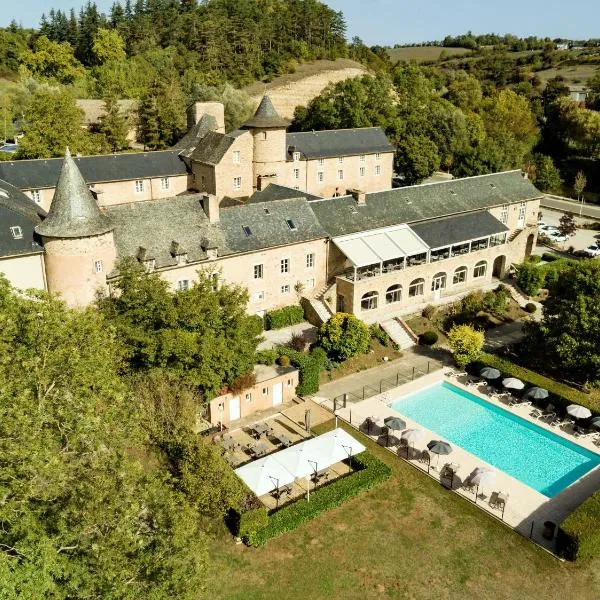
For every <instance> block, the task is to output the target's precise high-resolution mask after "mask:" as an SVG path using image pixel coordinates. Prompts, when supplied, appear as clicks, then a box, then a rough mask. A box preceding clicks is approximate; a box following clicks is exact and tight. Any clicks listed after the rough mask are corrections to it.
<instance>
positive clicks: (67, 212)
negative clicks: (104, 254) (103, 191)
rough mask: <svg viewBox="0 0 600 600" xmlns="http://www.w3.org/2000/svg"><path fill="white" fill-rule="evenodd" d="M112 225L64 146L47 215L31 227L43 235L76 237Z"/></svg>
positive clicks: (103, 230) (106, 230) (87, 234)
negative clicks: (64, 152)
mask: <svg viewBox="0 0 600 600" xmlns="http://www.w3.org/2000/svg"><path fill="white" fill-rule="evenodd" d="M112 229H113V227H112V224H111V222H110V219H109V217H107V216H106V215H105V214H102V213H101V212H100V209H99V208H98V204H97V203H96V200H95V199H94V197H93V196H92V193H91V192H90V190H89V188H88V186H87V183H86V182H85V180H84V179H83V177H82V175H81V173H80V172H79V169H78V168H77V165H76V164H75V161H74V160H73V159H72V158H71V154H70V153H69V150H68V149H67V153H66V155H65V158H64V160H63V165H62V168H61V170H60V176H59V178H58V183H57V184H56V191H55V192H54V197H53V198H52V204H51V205H50V210H49V212H48V216H47V217H46V218H45V219H44V221H43V222H42V223H40V224H39V225H37V226H36V228H35V231H36V232H37V233H39V234H40V235H43V236H46V237H57V238H78V237H85V236H90V235H100V234H102V233H107V232H109V231H112Z"/></svg>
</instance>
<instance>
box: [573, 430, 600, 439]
mask: <svg viewBox="0 0 600 600" xmlns="http://www.w3.org/2000/svg"><path fill="white" fill-rule="evenodd" d="M573 435H574V436H575V437H576V438H578V439H580V440H595V439H596V438H597V437H598V436H599V435H600V434H599V433H598V432H597V431H590V430H585V429H578V430H576V431H575V433H574V434H573Z"/></svg>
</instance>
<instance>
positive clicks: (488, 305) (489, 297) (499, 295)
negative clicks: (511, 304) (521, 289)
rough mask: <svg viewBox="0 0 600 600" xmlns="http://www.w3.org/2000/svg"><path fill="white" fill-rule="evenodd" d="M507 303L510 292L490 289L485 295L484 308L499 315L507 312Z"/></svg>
mask: <svg viewBox="0 0 600 600" xmlns="http://www.w3.org/2000/svg"><path fill="white" fill-rule="evenodd" d="M507 303H508V292H506V291H505V290H497V291H495V292H492V291H490V292H486V293H485V294H484V295H483V308H484V309H485V310H487V311H488V312H490V313H492V314H494V315H497V316H499V317H501V316H502V315H504V314H506V310H507Z"/></svg>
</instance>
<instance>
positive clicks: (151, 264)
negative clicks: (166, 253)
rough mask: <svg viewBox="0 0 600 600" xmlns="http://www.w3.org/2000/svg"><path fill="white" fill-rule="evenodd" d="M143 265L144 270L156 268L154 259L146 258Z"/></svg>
mask: <svg viewBox="0 0 600 600" xmlns="http://www.w3.org/2000/svg"><path fill="white" fill-rule="evenodd" d="M144 267H146V271H148V272H150V271H154V269H155V268H156V259H154V258H149V259H148V260H145V261H144Z"/></svg>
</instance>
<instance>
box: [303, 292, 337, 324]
mask: <svg viewBox="0 0 600 600" xmlns="http://www.w3.org/2000/svg"><path fill="white" fill-rule="evenodd" d="M300 303H301V304H302V307H303V308H304V313H305V315H306V318H307V320H308V322H309V323H311V324H312V325H315V326H317V327H319V325H322V324H323V323H325V322H326V321H329V318H330V317H331V311H330V310H329V309H328V308H327V306H326V305H325V303H324V302H323V301H322V300H318V299H317V298H302V300H301V301H300Z"/></svg>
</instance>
